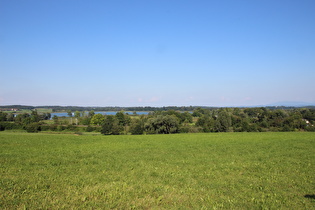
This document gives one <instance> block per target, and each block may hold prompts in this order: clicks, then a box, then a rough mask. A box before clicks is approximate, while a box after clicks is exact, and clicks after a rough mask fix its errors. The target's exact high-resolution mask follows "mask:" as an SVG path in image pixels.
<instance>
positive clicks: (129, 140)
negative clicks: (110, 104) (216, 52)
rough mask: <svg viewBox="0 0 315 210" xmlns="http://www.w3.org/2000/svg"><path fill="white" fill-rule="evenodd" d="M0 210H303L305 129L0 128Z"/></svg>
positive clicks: (307, 186) (312, 182) (307, 190)
mask: <svg viewBox="0 0 315 210" xmlns="http://www.w3.org/2000/svg"><path fill="white" fill-rule="evenodd" d="M0 155H1V156H0V157H1V158H0V163H1V164H0V166H1V169H0V170H1V171H0V172H1V181H0V208H1V209H19V208H27V209H39V208H45V209H57V208H65V209H69V208H72V209H77V208H80V209H86V208H93V209H110V208H114V209H133V208H134V209H218V208H219V209H222V208H223V209H312V208H314V207H315V199H314V198H313V197H312V196H313V195H314V194H315V179H314V178H315V173H314V172H315V135H314V133H211V134H178V135H141V136H130V135H124V136H85V135H82V136H75V135H67V134H40V133H38V134H29V133H6V132H1V133H0Z"/></svg>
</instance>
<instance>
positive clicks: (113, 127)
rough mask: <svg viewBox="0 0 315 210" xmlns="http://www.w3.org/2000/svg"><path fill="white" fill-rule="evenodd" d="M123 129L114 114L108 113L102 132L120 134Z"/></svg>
mask: <svg viewBox="0 0 315 210" xmlns="http://www.w3.org/2000/svg"><path fill="white" fill-rule="evenodd" d="M122 130H123V127H122V126H120V125H119V123H118V120H117V119H116V118H115V117H114V116H112V115H108V116H106V118H105V121H104V123H103V124H102V130H101V133H102V134H104V135H119V134H120V132H121V131H122Z"/></svg>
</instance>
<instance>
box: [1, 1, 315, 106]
mask: <svg viewBox="0 0 315 210" xmlns="http://www.w3.org/2000/svg"><path fill="white" fill-rule="evenodd" d="M314 9H315V1H314V0H220V1H218V0H216V1H213V0H14V1H13V0H0V105H12V104H22V105H76V106H172V105H176V106H189V105H192V106H198V105H200V106H253V105H268V104H272V103H276V102H284V101H290V102H306V103H310V104H315V12H314V11H315V10H314Z"/></svg>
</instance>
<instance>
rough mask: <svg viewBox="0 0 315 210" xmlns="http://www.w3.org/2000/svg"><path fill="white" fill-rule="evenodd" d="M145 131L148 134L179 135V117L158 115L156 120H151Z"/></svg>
mask: <svg viewBox="0 0 315 210" xmlns="http://www.w3.org/2000/svg"><path fill="white" fill-rule="evenodd" d="M145 129H146V131H147V132H148V133H151V134H153V133H156V134H169V133H178V131H179V122H178V119H177V117H175V116H173V115H166V116H163V115H158V116H156V117H154V118H149V120H148V121H147V123H146V124H145Z"/></svg>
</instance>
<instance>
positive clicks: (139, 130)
mask: <svg viewBox="0 0 315 210" xmlns="http://www.w3.org/2000/svg"><path fill="white" fill-rule="evenodd" d="M143 132H144V124H143V122H142V120H140V119H134V120H132V122H131V125H130V133H131V134H132V135H141V134H143Z"/></svg>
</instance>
